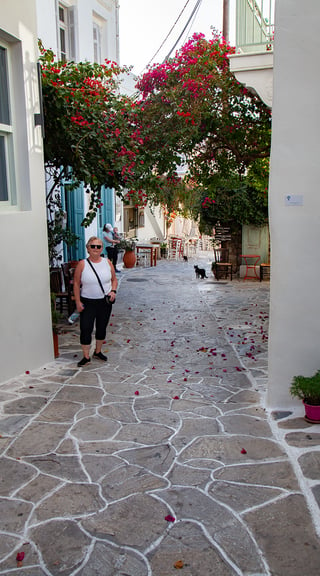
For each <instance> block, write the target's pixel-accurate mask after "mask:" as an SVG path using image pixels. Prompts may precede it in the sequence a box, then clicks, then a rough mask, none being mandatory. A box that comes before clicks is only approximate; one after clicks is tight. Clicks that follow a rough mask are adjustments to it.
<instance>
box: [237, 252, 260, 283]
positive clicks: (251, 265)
mask: <svg viewBox="0 0 320 576" xmlns="http://www.w3.org/2000/svg"><path fill="white" fill-rule="evenodd" d="M240 258H243V259H244V261H245V263H246V274H245V277H244V280H248V278H256V279H257V280H260V275H259V274H258V273H257V271H256V266H258V262H259V260H260V256H259V254H240ZM248 260H249V262H248ZM250 261H251V262H250ZM249 270H253V271H254V275H253V276H250V275H249Z"/></svg>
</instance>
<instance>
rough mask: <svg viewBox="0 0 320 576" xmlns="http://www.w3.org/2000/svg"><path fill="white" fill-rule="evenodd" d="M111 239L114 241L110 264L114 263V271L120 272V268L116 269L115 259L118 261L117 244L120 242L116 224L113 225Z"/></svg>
mask: <svg viewBox="0 0 320 576" xmlns="http://www.w3.org/2000/svg"><path fill="white" fill-rule="evenodd" d="M112 236H113V240H114V242H115V244H114V245H113V258H112V264H113V265H114V269H115V271H116V272H118V273H119V272H120V270H118V268H117V261H118V251H119V248H118V245H119V243H120V240H121V237H120V236H119V232H118V228H117V227H116V226H114V227H113V233H112Z"/></svg>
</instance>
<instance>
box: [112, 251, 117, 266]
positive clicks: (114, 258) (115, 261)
mask: <svg viewBox="0 0 320 576" xmlns="http://www.w3.org/2000/svg"><path fill="white" fill-rule="evenodd" d="M117 260H118V248H117V247H116V246H114V248H113V258H112V264H113V266H114V268H115V269H116V267H117Z"/></svg>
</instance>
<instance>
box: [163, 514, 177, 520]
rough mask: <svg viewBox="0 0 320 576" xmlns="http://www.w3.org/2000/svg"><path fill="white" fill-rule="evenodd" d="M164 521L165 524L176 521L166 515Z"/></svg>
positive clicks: (169, 515)
mask: <svg viewBox="0 0 320 576" xmlns="http://www.w3.org/2000/svg"><path fill="white" fill-rule="evenodd" d="M165 520H166V521H167V522H175V520H176V519H175V517H174V516H171V514H168V516H165Z"/></svg>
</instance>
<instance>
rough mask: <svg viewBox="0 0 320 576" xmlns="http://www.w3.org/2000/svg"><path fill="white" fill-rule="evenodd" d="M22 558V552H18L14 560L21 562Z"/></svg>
mask: <svg viewBox="0 0 320 576" xmlns="http://www.w3.org/2000/svg"><path fill="white" fill-rule="evenodd" d="M23 559H24V552H18V554H17V557H16V560H17V562H19V563H20V562H22V560H23Z"/></svg>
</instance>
